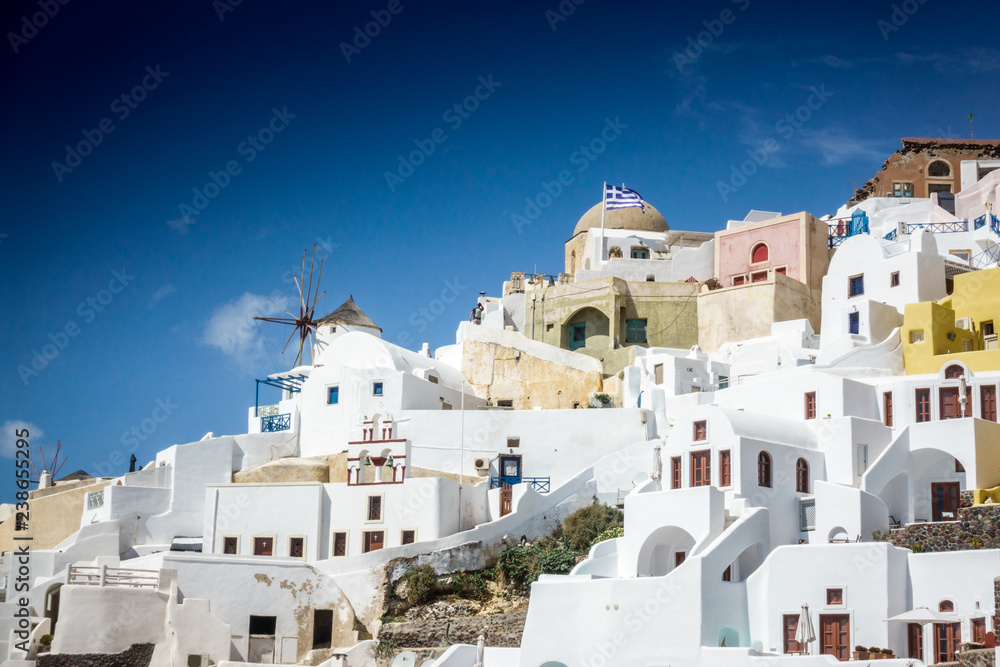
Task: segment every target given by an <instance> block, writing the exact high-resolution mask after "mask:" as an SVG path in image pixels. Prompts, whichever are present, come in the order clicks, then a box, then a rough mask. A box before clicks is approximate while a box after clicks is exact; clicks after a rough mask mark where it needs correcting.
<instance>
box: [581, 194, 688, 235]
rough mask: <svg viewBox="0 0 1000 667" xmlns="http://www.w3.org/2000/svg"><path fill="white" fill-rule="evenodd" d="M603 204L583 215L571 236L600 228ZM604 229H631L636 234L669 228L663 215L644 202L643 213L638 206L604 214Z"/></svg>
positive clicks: (664, 230)
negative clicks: (644, 208)
mask: <svg viewBox="0 0 1000 667" xmlns="http://www.w3.org/2000/svg"><path fill="white" fill-rule="evenodd" d="M602 208H603V202H602V203H598V204H594V206H593V207H591V209H590V210H589V211H587V212H586V213H584V214H583V217H582V218H580V222H578V223H576V229H574V230H573V236H576V235H577V234H579V233H580V232H586V231H587V230H588V229H594V228H595V227H596V228H598V229H599V228H600V226H601V209H602ZM604 227H605V229H632V230H635V231H637V232H667V231H670V226H669V225H668V224H667V221H666V220H664V218H663V215H662V214H661V213H660V212H659V211H657V210H656V207H654V206H653V205H652V204H650V203H649V202H646V210H645V211H643V210H642V209H641V208H639V207H638V206H633V207H629V208H618V209H614V210H611V211H607V212H605V214H604Z"/></svg>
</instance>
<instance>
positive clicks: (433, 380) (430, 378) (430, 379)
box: [427, 325, 551, 384]
mask: <svg viewBox="0 0 1000 667" xmlns="http://www.w3.org/2000/svg"><path fill="white" fill-rule="evenodd" d="M550 326H551V325H550ZM427 381H428V382H430V383H431V384H437V383H438V379H437V376H436V375H428V376H427Z"/></svg>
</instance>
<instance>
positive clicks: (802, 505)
mask: <svg viewBox="0 0 1000 667" xmlns="http://www.w3.org/2000/svg"><path fill="white" fill-rule="evenodd" d="M799 530H801V531H803V532H809V531H811V530H816V499H815V498H809V499H808V500H802V501H800V502H799Z"/></svg>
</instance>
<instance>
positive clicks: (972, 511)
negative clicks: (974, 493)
mask: <svg viewBox="0 0 1000 667" xmlns="http://www.w3.org/2000/svg"><path fill="white" fill-rule="evenodd" d="M998 532H1000V504H996V505H976V506H975V507H963V508H960V509H959V510H958V521H941V522H937V523H921V524H917V525H913V526H907V527H906V528H903V529H902V530H894V531H892V533H890V534H889V539H888V541H889V542H890V543H891V544H894V545H895V546H897V547H906V548H909V547H910V546H911V545H916V544H919V545H920V546H921V547H923V551H925V552H929V551H967V550H970V549H997V548H1000V539H998V538H997V535H998Z"/></svg>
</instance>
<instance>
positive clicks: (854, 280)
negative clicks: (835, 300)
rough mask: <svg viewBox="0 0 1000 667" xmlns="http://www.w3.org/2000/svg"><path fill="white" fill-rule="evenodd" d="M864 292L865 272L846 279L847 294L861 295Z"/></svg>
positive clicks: (851, 295)
mask: <svg viewBox="0 0 1000 667" xmlns="http://www.w3.org/2000/svg"><path fill="white" fill-rule="evenodd" d="M864 293H865V274H863V273H862V274H861V275H860V276H851V277H850V278H848V279H847V296H848V297H853V296H861V295H862V294H864Z"/></svg>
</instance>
